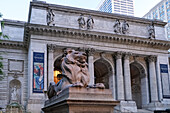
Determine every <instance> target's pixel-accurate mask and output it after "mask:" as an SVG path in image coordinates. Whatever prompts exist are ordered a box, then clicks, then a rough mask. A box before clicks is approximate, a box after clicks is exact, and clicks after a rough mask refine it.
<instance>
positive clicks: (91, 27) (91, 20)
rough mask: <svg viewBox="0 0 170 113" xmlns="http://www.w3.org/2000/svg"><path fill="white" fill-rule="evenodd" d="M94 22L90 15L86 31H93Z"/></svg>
mask: <svg viewBox="0 0 170 113" xmlns="http://www.w3.org/2000/svg"><path fill="white" fill-rule="evenodd" d="M93 25H94V20H93V18H92V16H91V15H89V17H88V19H87V29H93Z"/></svg>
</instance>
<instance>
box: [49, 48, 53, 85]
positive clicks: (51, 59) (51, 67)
mask: <svg viewBox="0 0 170 113" xmlns="http://www.w3.org/2000/svg"><path fill="white" fill-rule="evenodd" d="M53 52H54V50H53V47H52V45H48V85H49V84H50V82H54V60H53Z"/></svg>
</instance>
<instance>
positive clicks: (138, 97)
mask: <svg viewBox="0 0 170 113" xmlns="http://www.w3.org/2000/svg"><path fill="white" fill-rule="evenodd" d="M130 73H131V87H132V100H133V101H135V102H136V105H137V108H138V109H141V108H142V105H146V104H147V103H148V78H147V76H146V70H145V68H144V66H143V65H142V64H141V63H140V62H137V61H135V62H132V63H131V64H130Z"/></svg>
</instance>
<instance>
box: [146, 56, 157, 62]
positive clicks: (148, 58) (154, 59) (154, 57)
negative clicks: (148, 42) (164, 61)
mask: <svg viewBox="0 0 170 113" xmlns="http://www.w3.org/2000/svg"><path fill="white" fill-rule="evenodd" d="M147 60H148V61H149V62H156V60H157V57H156V56H149V57H147Z"/></svg>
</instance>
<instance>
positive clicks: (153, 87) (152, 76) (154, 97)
mask: <svg viewBox="0 0 170 113" xmlns="http://www.w3.org/2000/svg"><path fill="white" fill-rule="evenodd" d="M148 61H149V83H150V93H151V102H157V101H158V90H157V80H156V70H155V61H156V57H155V56H150V57H148Z"/></svg>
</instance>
